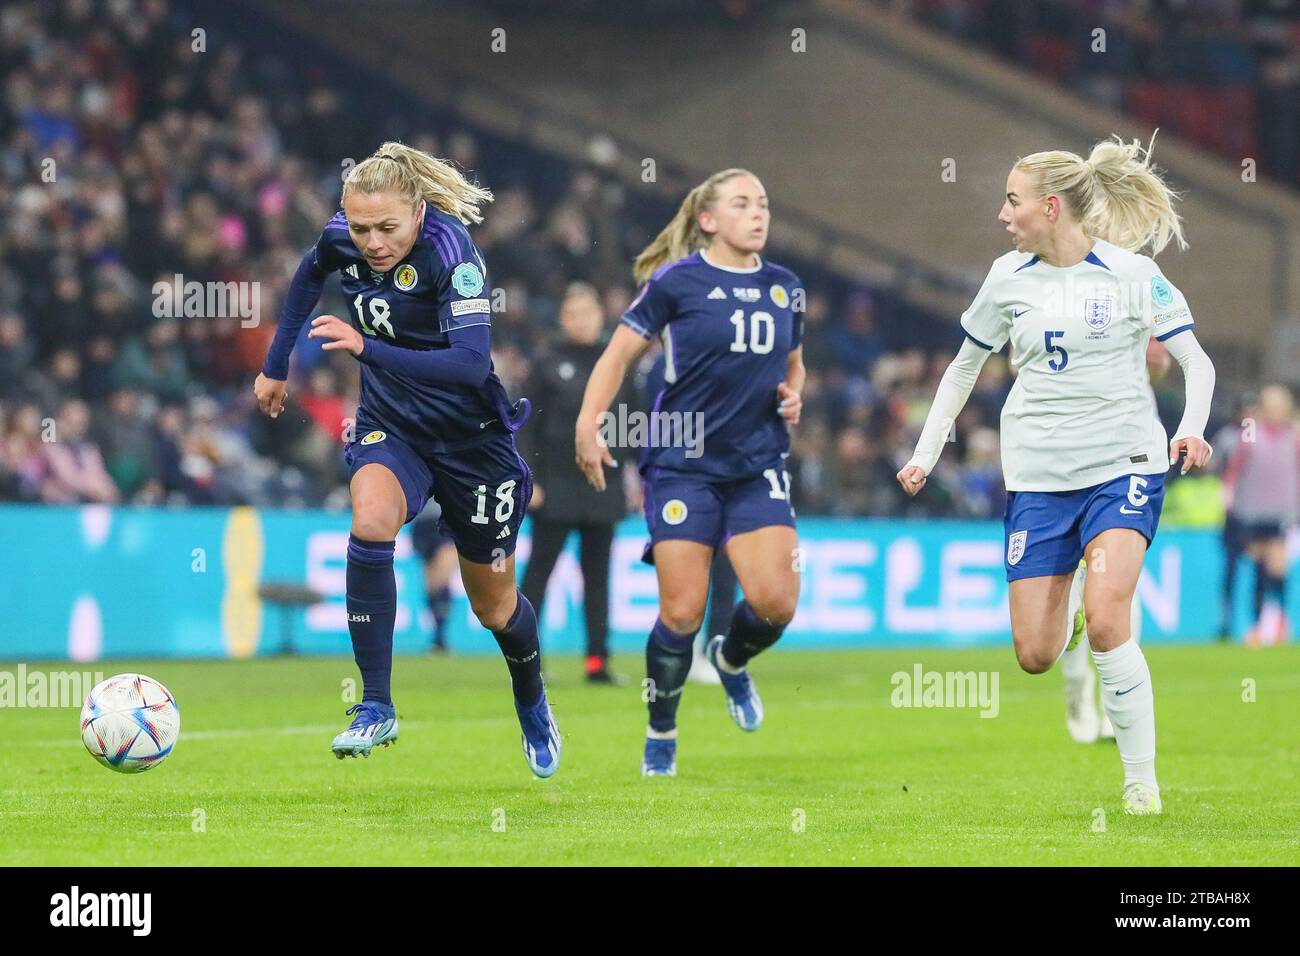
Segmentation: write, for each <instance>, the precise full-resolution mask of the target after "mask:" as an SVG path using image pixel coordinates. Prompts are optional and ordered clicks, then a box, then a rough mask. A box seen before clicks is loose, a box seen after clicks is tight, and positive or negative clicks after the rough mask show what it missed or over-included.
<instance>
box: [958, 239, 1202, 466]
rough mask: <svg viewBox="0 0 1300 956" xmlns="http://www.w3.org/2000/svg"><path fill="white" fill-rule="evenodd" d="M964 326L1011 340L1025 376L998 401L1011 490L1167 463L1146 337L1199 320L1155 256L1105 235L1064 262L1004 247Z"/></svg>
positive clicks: (985, 340)
mask: <svg viewBox="0 0 1300 956" xmlns="http://www.w3.org/2000/svg"><path fill="white" fill-rule="evenodd" d="M961 325H962V328H963V329H965V331H966V334H967V335H968V336H969V337H970V338H971V339H972V340H973V341H974V342H975V343H976V344H977V345H980V346H982V347H984V348H986V349H989V350H991V351H994V352H996V351H998V350H999V349H1001V348H1002V346H1003V345H1004V344H1006V343H1007V342H1008V341H1010V343H1011V347H1012V363H1013V364H1014V365H1015V366H1016V368H1017V370H1018V377H1017V378H1016V382H1015V385H1014V386H1012V388H1011V394H1010V395H1008V396H1007V401H1006V404H1005V405H1004V406H1003V407H1002V472H1003V475H1004V477H1005V481H1006V487H1007V490H1008V491H1075V490H1078V489H1080V488H1090V487H1092V486H1093V485H1098V484H1101V483H1103V482H1107V481H1111V480H1112V479H1115V478H1119V477H1121V476H1123V475H1131V474H1138V475H1156V474H1163V473H1164V472H1165V471H1167V470H1168V469H1169V457H1168V456H1169V442H1168V439H1167V437H1166V435H1165V429H1164V426H1163V425H1161V424H1160V418H1159V416H1158V415H1157V414H1156V403H1155V396H1154V394H1153V393H1152V391H1151V382H1150V378H1149V376H1148V375H1147V368H1146V351H1147V343H1148V341H1149V340H1150V338H1151V336H1152V334H1154V335H1155V337H1156V338H1157V339H1160V340H1161V341H1163V340H1164V339H1167V338H1169V337H1170V336H1172V335H1176V334H1178V333H1179V332H1182V331H1184V330H1186V329H1190V328H1192V326H1193V321H1192V315H1191V312H1189V311H1188V309H1187V302H1186V300H1185V299H1184V298H1183V295H1182V293H1181V292H1179V291H1178V289H1176V288H1175V287H1174V286H1173V284H1172V283H1170V282H1169V280H1168V279H1166V278H1165V277H1164V276H1163V275H1161V274H1160V268H1159V266H1157V265H1156V264H1155V262H1154V261H1153V260H1152V259H1151V258H1150V257H1149V256H1144V255H1139V254H1138V253H1134V252H1128V251H1126V250H1124V249H1121V248H1119V247H1118V246H1115V245H1112V244H1110V243H1109V242H1105V241H1104V240H1101V239H1097V240H1095V241H1094V244H1093V247H1092V251H1091V252H1089V253H1088V256H1087V258H1086V259H1084V260H1083V261H1082V262H1080V263H1077V264H1076V265H1073V266H1070V267H1068V268H1059V267H1056V266H1049V265H1048V264H1047V263H1045V262H1043V261H1042V260H1041V259H1039V258H1038V257H1037V256H1034V255H1030V254H1029V253H1024V252H1009V253H1007V254H1006V255H1005V256H1002V257H1001V258H1000V259H998V260H996V261H995V262H994V263H993V267H992V268H991V269H990V270H989V274H988V277H987V278H986V279H985V280H984V285H983V286H981V287H980V290H979V293H978V294H977V295H976V296H975V301H974V302H972V303H971V306H970V308H969V309H967V310H966V312H965V313H963V315H962V317H961Z"/></svg>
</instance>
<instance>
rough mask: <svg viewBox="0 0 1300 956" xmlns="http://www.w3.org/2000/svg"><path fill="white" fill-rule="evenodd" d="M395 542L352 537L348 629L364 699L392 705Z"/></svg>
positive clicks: (349, 564)
mask: <svg viewBox="0 0 1300 956" xmlns="http://www.w3.org/2000/svg"><path fill="white" fill-rule="evenodd" d="M395 544H396V542H393V541H362V540H361V539H360V538H358V537H355V536H353V535H349V536H348V571H347V590H348V595H347V606H348V631H349V633H351V635H352V656H353V657H354V658H356V662H357V667H359V668H360V669H361V684H362V688H363V692H362V696H361V699H362V700H370V701H377V702H378V703H381V704H388V705H389V706H392V703H393V696H392V695H393V691H392V678H393V622H394V621H395V620H396V618H397V578H396V577H394V575H393V547H394V545H395Z"/></svg>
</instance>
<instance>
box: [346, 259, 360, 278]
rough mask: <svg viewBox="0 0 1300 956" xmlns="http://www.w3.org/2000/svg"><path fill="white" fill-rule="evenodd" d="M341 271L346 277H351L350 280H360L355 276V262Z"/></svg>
mask: <svg viewBox="0 0 1300 956" xmlns="http://www.w3.org/2000/svg"><path fill="white" fill-rule="evenodd" d="M343 271H344V272H346V273H347V274H348V275H350V276H352V278H354V279H360V278H361V276H359V275H357V264H356V263H355V262H354V263H352V265H350V266H348V267H347V268H346V269H344V270H343Z"/></svg>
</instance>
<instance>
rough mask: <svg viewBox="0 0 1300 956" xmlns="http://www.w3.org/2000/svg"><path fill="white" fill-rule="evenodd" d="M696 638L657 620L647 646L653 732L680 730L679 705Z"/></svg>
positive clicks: (646, 664)
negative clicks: (676, 728) (678, 724)
mask: <svg viewBox="0 0 1300 956" xmlns="http://www.w3.org/2000/svg"><path fill="white" fill-rule="evenodd" d="M694 643H695V635H694V634H678V633H677V632H676V631H673V630H670V629H669V627H668V625H667V624H665V623H664V622H663V621H661V620H658V619H657V618H656V620H655V626H654V628H653V629H652V630H651V631H650V639H649V640H647V641H646V645H645V672H646V677H648V678H649V679H650V682H651V683H650V687H649V692H650V693H649V697H650V699H649V701H648V703H649V705H650V729H651V730H656V731H659V732H660V733H663V732H665V731H669V730H672V729H673V728H674V727H676V726H677V705H678V704H679V703H680V702H681V699H682V688H683V687H685V686H686V674H687V672H688V671H690V669H691V646H692V645H693V644H694Z"/></svg>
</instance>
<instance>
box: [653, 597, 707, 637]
mask: <svg viewBox="0 0 1300 956" xmlns="http://www.w3.org/2000/svg"><path fill="white" fill-rule="evenodd" d="M659 620H661V621H663V622H664V625H665V626H666V627H667V628H668V629H669V630H670V631H672V632H674V633H675V634H694V633H695V632H696V631H698V630H699V629H700V625H701V624H703V623H704V610H703V608H701V609H699V610H696V609H694V608H675V607H672V606H670V605H667V604H665V605H663V606H662V607H660V608H659Z"/></svg>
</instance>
